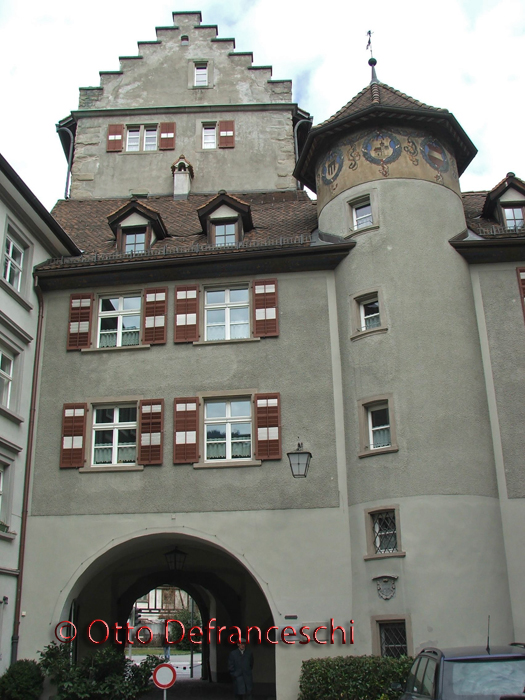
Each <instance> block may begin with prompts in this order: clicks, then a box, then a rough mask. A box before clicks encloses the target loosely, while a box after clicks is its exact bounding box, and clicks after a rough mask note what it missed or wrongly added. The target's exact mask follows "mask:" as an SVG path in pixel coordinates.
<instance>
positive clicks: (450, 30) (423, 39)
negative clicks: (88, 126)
mask: <svg viewBox="0 0 525 700" xmlns="http://www.w3.org/2000/svg"><path fill="white" fill-rule="evenodd" d="M174 10H180V11H182V10H201V11H202V19H203V23H204V24H217V25H218V26H219V36H221V37H234V38H235V40H236V50H237V51H253V53H254V65H267V64H271V65H272V66H273V77H274V78H277V79H285V78H291V79H292V80H293V85H294V100H295V101H296V102H298V103H299V105H300V106H301V107H302V108H303V109H306V110H307V111H309V112H310V113H311V114H313V115H314V124H316V123H319V122H321V121H323V120H324V119H326V118H327V117H329V116H330V115H331V114H333V113H334V112H336V111H337V110H338V109H339V108H340V107H341V106H342V105H344V104H345V103H346V102H348V101H349V100H350V99H351V98H352V97H353V96H354V95H355V94H356V93H357V92H359V91H360V90H361V89H362V88H363V87H365V85H366V84H367V83H368V82H369V80H370V68H369V66H368V64H367V61H368V58H369V54H368V52H367V51H366V50H365V49H366V43H367V37H366V32H367V31H368V30H369V29H371V30H372V31H373V32H374V33H373V37H372V39H373V50H374V55H375V57H376V58H377V60H378V65H377V74H378V78H379V80H381V81H382V82H384V83H387V84H388V85H391V86H392V87H395V88H396V89H398V90H401V91H402V92H405V93H407V94H408V95H411V96H412V97H415V98H417V99H419V100H421V101H423V102H426V103H427V104H430V105H434V106H437V107H445V108H447V109H449V110H450V111H451V112H452V113H453V114H454V115H455V116H456V118H457V119H458V120H459V122H460V124H461V125H462V126H463V128H464V129H465V131H466V132H467V134H468V135H469V136H470V138H471V139H472V141H473V142H474V144H475V145H476V146H477V148H478V151H479V153H478V155H477V156H476V158H475V160H474V161H473V163H472V164H471V165H470V167H469V168H468V170H467V172H466V173H465V174H464V175H463V177H462V178H461V185H462V189H463V190H464V191H468V190H483V189H491V188H492V187H493V186H494V185H496V184H497V183H498V182H499V181H500V180H501V179H502V178H503V177H505V175H506V173H507V172H509V171H513V172H515V173H516V175H518V177H519V176H521V177H522V178H524V179H525V134H524V128H523V125H524V110H523V107H524V106H525V70H524V69H523V58H524V55H525V41H524V40H525V2H524V0H439V2H437V1H436V0H397V2H393V1H392V0H375V2H371V1H370V0H368V1H366V2H362V1H361V0H359V2H357V1H356V0H322V1H321V2H312V0H303V1H302V2H298V1H297V0H228V1H227V2H215V1H213V0H200V2H199V1H198V0H196V1H195V2H194V1H193V0H171V1H170V2H167V1H166V0H148V2H144V1H143V0H140V1H139V0H125V1H124V0H90V2H85V3H84V2H82V3H81V2H78V1H75V0H73V1H72V0H47V1H45V2H43V1H42V0H0V89H1V93H0V94H1V103H0V152H1V153H2V154H3V155H4V156H5V157H6V158H7V160H8V161H9V162H10V163H11V165H12V166H13V167H14V168H15V170H16V171H17V172H18V174H19V175H20V176H21V177H22V178H23V179H24V180H25V182H26V183H27V184H28V185H29V187H30V188H31V189H32V190H33V192H34V193H35V194H36V195H37V197H39V198H40V200H41V201H42V202H43V203H44V204H45V206H46V207H48V208H51V207H52V206H53V204H54V203H55V201H56V200H57V199H59V198H61V197H63V196H64V185H65V178H66V165H67V164H66V159H65V157H64V155H63V151H62V148H61V146H60V142H59V139H58V136H57V134H56V132H55V124H56V122H57V121H58V120H59V119H61V118H63V117H66V116H67V115H68V114H69V113H70V112H71V111H72V110H74V109H76V108H77V106H78V88H79V87H81V86H82V87H84V86H96V85H99V75H98V72H99V71H100V70H118V68H119V61H118V57H119V56H129V55H136V54H137V41H139V40H152V39H155V38H156V37H155V27H156V26H166V25H172V24H173V21H172V17H171V13H172V11H174Z"/></svg>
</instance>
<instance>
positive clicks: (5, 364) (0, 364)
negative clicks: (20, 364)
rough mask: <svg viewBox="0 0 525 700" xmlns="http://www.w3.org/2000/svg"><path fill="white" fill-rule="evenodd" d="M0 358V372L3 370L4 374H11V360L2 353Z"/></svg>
mask: <svg viewBox="0 0 525 700" xmlns="http://www.w3.org/2000/svg"><path fill="white" fill-rule="evenodd" d="M1 358H2V359H1V360H0V369H1V370H2V372H5V373H6V374H9V375H11V369H12V365H13V363H12V361H11V359H10V358H9V357H7V355H2V356H1Z"/></svg>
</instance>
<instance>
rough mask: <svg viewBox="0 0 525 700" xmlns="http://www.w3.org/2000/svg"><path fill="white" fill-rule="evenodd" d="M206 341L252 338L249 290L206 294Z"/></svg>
mask: <svg viewBox="0 0 525 700" xmlns="http://www.w3.org/2000/svg"><path fill="white" fill-rule="evenodd" d="M204 310H205V316H206V321H205V323H206V340H236V339H239V338H249V337H250V301H249V289H248V287H247V286H245V287H236V288H234V289H209V290H206V292H205V304H204Z"/></svg>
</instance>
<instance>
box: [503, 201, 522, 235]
mask: <svg viewBox="0 0 525 700" xmlns="http://www.w3.org/2000/svg"><path fill="white" fill-rule="evenodd" d="M503 213H504V215H505V226H506V227H507V228H509V229H511V230H513V231H518V230H519V229H522V228H523V207H518V206H511V207H507V206H505V207H503Z"/></svg>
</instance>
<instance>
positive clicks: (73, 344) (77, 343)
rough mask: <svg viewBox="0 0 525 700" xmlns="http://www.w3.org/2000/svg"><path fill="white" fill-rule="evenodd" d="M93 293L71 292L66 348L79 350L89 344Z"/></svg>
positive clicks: (87, 346)
mask: <svg viewBox="0 0 525 700" xmlns="http://www.w3.org/2000/svg"><path fill="white" fill-rule="evenodd" d="M92 316H93V294H72V295H71V297H70V300H69V323H68V328H67V350H80V349H81V348H89V347H90V346H91V319H92Z"/></svg>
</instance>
